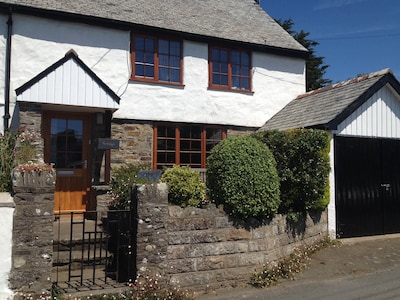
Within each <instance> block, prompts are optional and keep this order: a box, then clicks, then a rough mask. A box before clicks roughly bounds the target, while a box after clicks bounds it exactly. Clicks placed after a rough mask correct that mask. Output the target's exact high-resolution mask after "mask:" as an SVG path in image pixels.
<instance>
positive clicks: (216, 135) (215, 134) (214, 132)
mask: <svg viewBox="0 0 400 300" xmlns="http://www.w3.org/2000/svg"><path fill="white" fill-rule="evenodd" d="M206 138H207V139H213V140H222V130H221V129H214V128H207V131H206Z"/></svg>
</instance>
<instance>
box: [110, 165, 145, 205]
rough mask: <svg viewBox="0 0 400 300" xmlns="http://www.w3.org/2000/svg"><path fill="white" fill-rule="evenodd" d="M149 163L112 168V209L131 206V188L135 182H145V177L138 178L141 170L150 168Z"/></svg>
mask: <svg viewBox="0 0 400 300" xmlns="http://www.w3.org/2000/svg"><path fill="white" fill-rule="evenodd" d="M149 169H150V167H149V166H148V165H143V164H137V165H134V164H126V165H124V166H122V167H119V168H116V169H114V170H112V179H111V183H110V185H111V196H112V198H113V201H112V203H111V204H110V209H113V210H119V209H121V210H125V209H129V208H130V203H131V190H132V186H133V185H134V184H143V183H146V182H147V181H146V180H145V179H139V178H137V174H138V172H139V171H140V170H149Z"/></svg>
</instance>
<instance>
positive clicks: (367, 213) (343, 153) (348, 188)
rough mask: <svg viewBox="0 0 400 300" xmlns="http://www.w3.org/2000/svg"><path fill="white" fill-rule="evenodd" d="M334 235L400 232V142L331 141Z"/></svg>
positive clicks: (368, 139)
mask: <svg viewBox="0 0 400 300" xmlns="http://www.w3.org/2000/svg"><path fill="white" fill-rule="evenodd" d="M335 183H336V226H337V228H336V232H337V234H338V236H339V237H354V236H365V235H377V234H386V233H395V232H400V140H394V139H371V138H355V137H341V136H337V137H335Z"/></svg>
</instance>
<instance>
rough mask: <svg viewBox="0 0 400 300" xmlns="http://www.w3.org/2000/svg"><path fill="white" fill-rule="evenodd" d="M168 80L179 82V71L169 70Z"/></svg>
mask: <svg viewBox="0 0 400 300" xmlns="http://www.w3.org/2000/svg"><path fill="white" fill-rule="evenodd" d="M170 76H171V77H170V81H172V82H181V72H180V71H179V70H174V69H173V70H171V71H170Z"/></svg>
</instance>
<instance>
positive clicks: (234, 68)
mask: <svg viewBox="0 0 400 300" xmlns="http://www.w3.org/2000/svg"><path fill="white" fill-rule="evenodd" d="M232 74H234V75H240V66H239V65H232Z"/></svg>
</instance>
